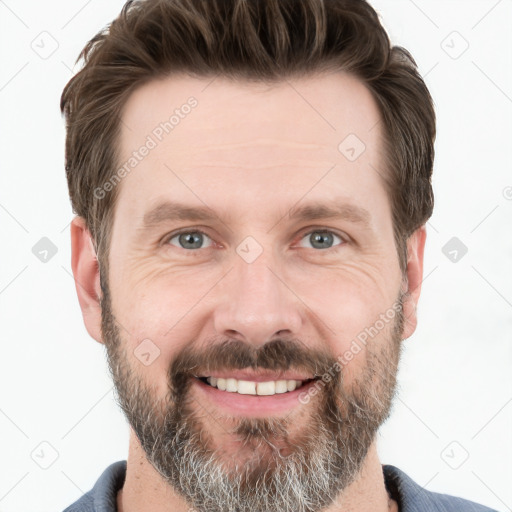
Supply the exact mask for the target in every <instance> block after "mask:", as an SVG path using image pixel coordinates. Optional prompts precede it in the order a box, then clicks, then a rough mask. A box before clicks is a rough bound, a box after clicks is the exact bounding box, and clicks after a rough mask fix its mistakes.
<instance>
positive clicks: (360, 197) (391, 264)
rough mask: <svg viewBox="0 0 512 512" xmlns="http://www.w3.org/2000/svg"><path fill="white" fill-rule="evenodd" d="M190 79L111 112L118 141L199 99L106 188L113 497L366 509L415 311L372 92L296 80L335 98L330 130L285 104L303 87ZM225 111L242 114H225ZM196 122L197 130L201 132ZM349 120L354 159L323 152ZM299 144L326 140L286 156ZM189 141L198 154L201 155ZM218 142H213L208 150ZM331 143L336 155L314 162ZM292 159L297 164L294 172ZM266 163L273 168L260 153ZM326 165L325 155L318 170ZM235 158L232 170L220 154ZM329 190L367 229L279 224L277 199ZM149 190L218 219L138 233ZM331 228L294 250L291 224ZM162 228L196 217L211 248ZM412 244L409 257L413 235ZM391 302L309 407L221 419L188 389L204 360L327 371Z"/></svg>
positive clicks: (300, 228) (380, 492) (129, 509)
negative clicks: (124, 448)
mask: <svg viewBox="0 0 512 512" xmlns="http://www.w3.org/2000/svg"><path fill="white" fill-rule="evenodd" d="M203 87H204V84H202V82H201V81H195V80H193V79H183V80H181V81H180V80H178V79H174V78H172V79H169V80H167V81H159V82H152V83H149V84H146V85H145V86H143V87H142V88H140V89H138V90H136V91H135V92H134V93H133V94H132V96H130V98H129V101H128V102H127V104H126V108H125V110H124V114H123V120H124V122H125V123H126V125H128V126H131V127H136V129H133V130H132V131H131V132H128V131H125V132H123V136H122V139H121V141H122V146H123V148H124V151H125V154H126V148H129V147H134V145H135V144H136V141H138V140H143V139H144V137H145V135H146V134H147V133H149V132H148V129H149V128H150V127H153V126H155V125H156V124H158V119H159V117H161V112H163V111H164V112H165V111H167V110H169V109H170V110H172V108H171V107H172V105H174V104H175V103H176V102H177V103H179V101H180V95H183V91H186V94H187V95H197V96H196V97H197V98H198V108H197V109H196V110H194V112H193V114H191V115H190V116H189V117H187V118H186V119H184V120H183V123H181V124H180V125H179V127H177V128H176V129H175V130H174V131H173V133H172V137H168V138H167V139H165V140H163V141H162V143H161V144H159V145H158V146H157V147H156V148H155V149H154V150H152V151H151V153H150V154H149V155H148V156H147V157H146V158H145V159H144V160H143V161H141V162H140V163H139V164H138V166H137V167H136V168H135V169H134V170H133V171H132V172H131V173H130V174H128V175H127V176H126V177H125V178H124V179H123V181H122V183H120V184H119V190H118V193H119V196H118V202H117V204H116V211H115V216H114V224H113V229H112V240H111V252H110V255H109V258H110V259H109V275H108V280H107V279H106V278H105V277H106V274H104V275H103V278H104V288H103V290H104V297H103V300H102V302H101V333H102V336H101V338H102V341H103V342H104V343H105V345H106V348H107V354H108V360H109V366H110V368H111V372H112V375H113V379H114V382H115V385H116V390H117V393H118V399H119V402H120V405H121V407H122V409H123V411H124V413H125V415H126V416H127V418H128V421H129V423H130V426H131V428H132V433H131V440H130V455H129V459H128V472H127V477H126V478H127V479H126V483H125V490H124V491H123V493H122V494H121V496H120V497H119V500H118V504H119V508H120V510H121V511H122V512H133V511H134V510H137V509H140V507H149V508H151V509H152V510H155V511H157V510H158V511H159V512H160V511H164V510H167V509H169V510H170V509H172V510H176V511H177V512H185V510H187V509H188V508H189V507H188V505H193V506H194V508H195V510H197V511H198V512H216V511H219V512H220V511H223V512H224V511H226V510H233V511H235V510H237V512H246V511H247V512H249V511H250V512H270V511H271V510H272V511H275V510H280V511H283V512H286V511H290V512H291V511H293V512H320V510H321V511H322V512H324V511H325V512H340V511H341V510H344V511H345V510H350V509H357V510H364V511H365V512H366V511H367V510H370V509H369V508H368V507H369V506H370V504H371V506H372V507H373V508H372V510H383V505H386V506H387V499H386V500H384V497H385V489H384V487H383V480H382V472H381V471H380V466H379V463H378V459H377V457H376V450H375V435H376V432H377V430H378V428H379V426H380V425H381V424H382V422H383V421H384V420H385V418H386V417H387V415H388V414H389V409H390V406H391V400H392V397H393V394H394V390H395V384H396V371H397V365H398V360H399V354H400V348H401V340H402V339H404V338H405V337H408V336H409V335H410V334H411V333H412V331H413V330H414V326H415V317H414V315H413V316H412V317H411V297H409V296H408V294H407V293H401V290H402V292H407V288H405V289H402V278H403V277H405V276H402V273H401V271H400V268H399V264H398V255H397V253H396V249H395V247H394V239H393V225H392V217H391V207H390V203H389V198H388V196H387V194H386V191H385V189H384V187H383V184H382V183H381V178H380V177H379V176H378V175H377V174H376V173H375V172H374V171H373V170H371V169H370V168H369V166H368V165H367V163H368V162H372V163H373V164H374V165H376V166H377V167H378V165H377V164H378V155H379V152H380V132H379V127H376V128H375V129H374V130H372V131H371V132H369V127H370V124H371V125H374V124H375V123H374V122H372V123H370V121H374V119H375V117H376V116H377V109H376V105H375V103H374V102H373V100H372V99H371V96H369V95H368V94H367V91H365V89H364V87H362V86H360V84H359V83H358V82H357V81H354V80H351V79H348V78H347V77H345V76H342V77H340V76H335V75H331V76H330V77H316V78H315V79H311V81H310V82H308V87H309V88H310V89H309V90H310V91H315V90H317V91H321V95H322V98H323V101H325V102H326V103H329V104H331V105H335V107H333V109H337V108H339V109H341V111H343V109H345V113H344V114H343V115H342V114H340V113H339V112H338V113H337V115H336V116H334V114H335V112H333V113H332V114H333V117H338V118H339V119H340V121H339V123H340V124H339V126H337V130H336V133H334V132H333V131H332V129H331V128H330V127H329V126H328V125H325V123H324V124H322V123H317V122H316V121H313V117H317V114H316V113H315V112H312V111H310V110H307V109H306V111H307V112H306V111H304V110H301V108H302V107H300V106H299V105H300V104H301V102H302V101H303V100H302V99H301V98H300V97H297V96H290V95H289V94H287V90H288V89H287V86H286V84H281V85H280V86H276V87H274V88H273V89H272V90H271V91H269V92H268V94H261V95H260V94H257V95H256V96H257V98H254V97H252V95H253V94H255V90H254V89H252V88H246V87H245V85H244V84H243V83H233V84H226V83H223V82H222V80H221V79H219V80H216V81H215V82H214V83H212V84H211V85H210V86H209V87H208V89H207V90H206V93H204V94H199V93H198V92H197V91H198V90H201V88H203ZM233 90H236V91H237V94H236V95H234V97H235V98H237V102H235V101H234V100H233V99H232V98H231V96H232V94H231V93H232V91H233ZM340 90H342V91H343V94H342V95H341V100H340ZM269 95H270V96H269ZM226 101H227V102H228V103H227V104H226V103H225V102H226ZM356 103H357V104H359V105H361V109H360V110H365V111H366V112H367V114H368V115H366V116H359V114H358V112H359V111H358V110H353V109H352V114H351V115H352V116H353V117H352V118H349V117H350V116H349V115H348V113H349V112H350V111H351V109H350V108H346V104H352V105H353V104H356ZM249 105H250V106H251V109H256V110H257V112H258V116H257V117H256V118H254V119H253V118H252V117H250V116H244V115H243V113H244V112H246V109H249ZM219 112H221V113H222V115H219ZM284 112H287V113H290V115H288V116H283V115H282V114H283V113H284ZM338 114H339V115H338ZM231 117H234V118H236V119H237V120H238V121H240V120H241V119H243V120H244V122H243V123H230V122H229V119H230V118H231ZM262 119H265V123H261V120H262ZM207 124H208V125H209V126H210V129H209V130H203V129H202V127H204V126H205V125H207ZM320 126H323V128H320ZM292 127H293V129H291V128H292ZM279 132H282V134H280V133H279ZM350 132H352V133H358V134H361V133H364V134H368V136H367V137H366V138H365V144H366V150H365V152H364V153H363V154H362V155H361V156H360V158H359V159H358V160H357V161H356V162H348V161H347V160H346V159H345V157H344V156H343V155H341V153H340V152H339V151H338V150H337V145H338V144H339V142H340V140H341V138H343V135H340V134H346V133H350ZM262 134H264V136H263V138H264V140H265V141H266V143H265V144H261V140H262ZM283 134H286V135H283ZM287 137H290V138H294V137H295V138H296V139H295V141H290V139H287ZM340 137H341V138H340ZM253 139H254V140H256V141H257V142H256V143H255V144H254V145H253V146H251V141H252V140H253ZM306 139H308V140H309V145H310V146H312V147H316V146H318V147H321V146H325V147H328V148H329V147H330V148H331V150H332V151H330V152H327V151H326V153H325V155H324V153H323V151H322V150H320V151H318V153H316V152H315V151H307V152H302V151H295V149H294V148H295V147H296V146H301V145H302V144H303V141H305V140H306ZM286 140H288V141H289V142H286ZM223 141H224V143H223ZM226 141H228V143H226ZM258 141H259V142H258ZM276 141H277V142H276ZM283 141H285V142H283ZM320 141H322V142H320ZM237 144H238V149H236V146H237ZM272 146H274V147H273V149H272ZM205 147H210V148H215V152H212V151H209V152H208V151H206V150H204V153H201V152H200V149H201V148H203V149H204V148H205ZM223 147H224V148H229V150H226V151H225V152H223V151H222V150H219V149H218V148H223ZM247 149H252V150H253V152H252V153H251V152H250V151H249V152H248V151H247ZM262 149H264V150H265V151H261V150H262ZM267 149H268V151H267ZM248 153H250V154H252V155H253V156H252V158H249V159H247V158H246V157H247V154H248ZM331 153H332V154H331ZM327 154H328V156H327V158H326V155H327ZM334 154H337V156H336V158H337V160H336V161H335V162H334V161H332V162H331V158H330V157H331V156H332V155H334ZM197 155H199V156H197ZM205 155H209V156H211V166H209V167H204V166H201V165H200V163H201V162H204V161H205ZM305 155H307V159H308V161H309V162H311V164H312V166H311V167H308V168H304V167H301V165H300V164H301V163H302V157H304V156H305ZM276 158H277V159H278V160H279V158H283V160H282V162H283V163H282V164H279V165H274V163H275V162H274V160H275V159H276ZM317 158H318V160H316V159H317ZM326 160H329V162H330V163H329V165H330V166H332V164H333V163H335V165H336V167H335V168H334V169H333V171H331V172H329V173H327V174H326V170H327V169H328V168H327V169H326V168H325V165H323V163H325V161H326ZM185 161H187V165H181V164H180V162H185ZM243 161H245V165H244V166H243V167H240V168H236V167H233V165H236V164H237V163H240V162H243ZM314 162H318V165H316V166H315V165H314ZM169 168H170V169H172V170H173V171H176V172H177V173H178V174H173V172H169ZM299 168H300V172H297V169H299ZM178 176H179V178H178ZM304 195H306V196H305V198H304V202H303V203H302V201H300V200H301V198H302V197H303V196H304ZM334 197H346V198H347V202H350V203H352V204H356V205H360V206H361V207H363V208H365V209H366V210H368V211H369V212H370V214H371V217H370V222H371V226H372V231H371V232H370V231H368V230H364V229H362V227H360V226H357V225H355V224H352V223H350V222H348V221H343V220H339V221H338V220H335V219H330V220H327V221H324V220H322V219H314V221H312V222H309V221H304V222H300V223H292V221H291V220H290V219H289V218H288V216H287V212H288V211H289V210H290V209H291V208H292V207H296V206H300V205H301V204H304V203H306V202H307V203H311V204H314V203H316V204H322V203H323V202H327V201H329V200H332V198H334ZM226 198H227V199H228V200H226ZM162 199H167V200H169V201H172V200H176V201H179V202H181V203H185V204H190V206H204V205H207V206H208V207H209V208H211V210H212V211H213V212H215V213H217V214H218V215H219V219H221V220H223V221H225V222H229V225H223V224H222V223H221V222H220V221H219V220H215V219H214V220H213V221H200V222H189V221H176V222H174V221H173V222H169V223H164V224H162V225H161V226H159V227H158V228H155V229H154V230H152V231H151V233H150V232H149V231H143V230H140V229H138V227H139V226H140V225H141V222H142V219H143V216H144V212H147V211H149V210H150V209H151V208H152V207H154V206H155V205H157V204H159V202H160V201H161V200H162ZM348 199H350V201H349V200H348ZM228 214H229V215H230V218H229V217H228ZM280 219H281V221H280V222H279V223H277V224H276V222H277V221H279V220H280ZM274 225H275V227H274V228H273V229H271V230H270V231H269V228H271V227H272V226H274ZM312 226H315V228H313V227H312ZM182 228H183V229H182ZM330 228H331V229H332V230H333V232H334V233H337V232H340V233H344V232H346V234H347V235H348V237H350V239H349V240H347V241H346V242H344V243H342V244H341V245H339V249H336V250H334V249H329V250H326V251H319V250H315V249H314V248H311V247H310V248H306V247H300V246H299V245H298V244H299V242H300V241H301V240H303V237H304V235H305V234H306V233H308V232H310V231H314V229H319V230H329V229H330ZM178 229H180V231H185V230H189V231H194V230H195V229H201V230H204V231H205V233H206V234H207V235H208V236H209V237H210V238H211V239H212V241H213V242H214V246H213V247H212V248H204V249H200V250H196V251H186V250H185V249H183V248H182V249H180V248H178V247H176V246H174V245H171V244H168V245H164V244H162V243H161V242H162V240H164V239H165V238H167V237H168V236H169V235H170V234H171V233H172V232H174V231H176V230H178ZM249 235H250V236H252V237H253V238H254V239H255V240H257V242H258V243H259V244H260V245H261V247H262V248H263V252H262V253H261V254H260V255H259V257H258V258H257V259H256V260H255V261H254V262H252V263H250V264H248V263H246V262H245V261H244V260H243V259H242V258H240V256H239V255H238V254H237V253H236V251H235V249H236V248H237V245H238V244H239V243H240V242H241V241H242V240H243V239H244V238H245V237H246V236H249ZM338 236H339V235H338ZM411 248H412V250H411V254H413V255H414V254H415V246H414V244H413V245H411ZM100 272H101V269H100ZM396 303H398V304H399V305H400V304H402V303H403V308H404V309H403V310H402V309H400V310H399V313H398V312H397V314H396V315H395V317H394V319H393V321H391V322H386V325H385V327H384V328H383V329H382V330H380V331H379V332H378V334H377V335H376V336H375V337H372V339H370V340H369V341H368V343H367V344H366V346H363V347H361V350H360V351H359V352H358V353H357V354H355V355H354V357H353V359H352V360H351V361H350V362H349V363H348V364H345V365H343V366H342V371H341V372H339V373H335V375H336V378H334V379H331V380H330V381H329V382H327V383H325V386H323V387H321V388H320V391H319V392H318V394H317V395H316V396H314V397H312V398H311V400H310V402H309V403H307V404H301V405H297V406H295V407H293V408H292V409H290V411H288V412H287V413H286V414H285V413H284V412H283V414H276V415H274V416H266V417H253V416H245V415H241V414H234V413H233V414H228V413H227V411H226V410H224V409H221V408H220V407H218V406H217V405H215V404H214V403H211V402H209V401H208V400H206V399H205V396H204V395H203V394H202V392H200V389H199V388H198V387H197V385H195V384H194V385H193V382H194V380H193V375H194V374H196V373H197V372H203V373H200V375H207V374H208V371H213V370H219V369H220V368H245V367H253V368H266V367H267V368H275V369H278V370H284V369H286V368H288V367H289V368H294V369H299V368H301V367H302V368H304V369H305V370H307V371H308V372H309V371H311V372H314V373H320V374H322V373H326V372H327V370H328V369H329V368H332V367H333V364H334V362H335V361H336V358H337V357H338V356H341V355H342V354H344V353H345V352H346V351H347V350H349V348H350V342H351V340H354V339H355V338H356V337H357V335H358V334H359V333H360V332H362V330H363V329H364V328H365V327H370V326H372V325H374V323H375V321H376V320H377V319H378V318H379V315H381V314H382V313H384V312H386V311H387V310H390V309H391V308H392V306H393V305H394V304H396ZM408 317H411V322H410V324H409V323H406V322H405V319H406V318H408ZM118 324H119V325H122V326H125V327H126V330H123V331H121V329H120V328H119V325H118ZM145 339H149V340H151V342H152V343H154V344H155V345H156V346H157V347H158V349H159V357H158V358H157V359H155V360H154V361H153V362H152V363H151V364H150V365H149V366H145V365H143V364H140V361H138V360H137V358H136V356H135V355H134V351H135V350H136V348H137V347H138V345H139V344H140V342H141V341H142V340H145ZM204 372H206V373H204ZM135 460H137V461H140V464H139V463H138V464H137V465H135V464H134V462H135ZM379 471H380V472H379ZM148 485H151V486H153V487H154V488H155V492H154V493H153V496H151V497H149V496H147V493H146V492H145V491H144V489H145V488H147V486H148ZM137 490H138V491H137ZM363 491H364V492H363ZM143 496H146V499H148V500H150V501H148V502H146V501H144V500H143V499H142V497H143ZM333 507H336V508H333Z"/></svg>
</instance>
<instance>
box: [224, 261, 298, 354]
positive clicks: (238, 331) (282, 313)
mask: <svg viewBox="0 0 512 512" xmlns="http://www.w3.org/2000/svg"><path fill="white" fill-rule="evenodd" d="M274 261H275V260H274ZM274 267H275V265H274V264H273V261H272V260H271V259H270V258H266V257H264V255H263V254H262V255H261V256H260V257H259V258H258V259H257V260H256V261H253V262H252V263H247V262H245V261H244V260H243V259H241V258H239V259H238V260H237V261H235V268H234V269H233V271H231V272H230V273H229V276H228V279H227V280H226V281H225V282H224V285H223V286H222V291H221V293H222V298H221V300H220V302H219V304H218V306H217V307H216V309H215V312H214V326H215V330H216V332H217V334H219V335H221V336H226V337H229V338H234V339H239V340H241V341H245V342H246V343H250V344H251V345H253V346H256V347H258V346H261V345H264V344H265V343H266V342H268V341H270V340H272V339H274V338H276V337H278V336H283V337H284V336H286V338H290V337H297V336H298V335H299V332H300V329H301V326H302V322H303V320H302V315H301V309H300V306H301V304H302V302H301V301H300V300H299V299H298V298H297V297H296V296H295V295H294V293H293V291H292V290H291V289H290V286H289V285H288V283H286V281H285V279H284V278H283V276H281V275H280V274H281V273H280V272H277V271H276V270H275V269H274Z"/></svg>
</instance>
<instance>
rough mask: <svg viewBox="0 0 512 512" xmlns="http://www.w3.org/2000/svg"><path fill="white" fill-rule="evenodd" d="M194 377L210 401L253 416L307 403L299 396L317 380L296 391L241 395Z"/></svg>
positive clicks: (282, 410)
mask: <svg viewBox="0 0 512 512" xmlns="http://www.w3.org/2000/svg"><path fill="white" fill-rule="evenodd" d="M192 379H193V381H194V384H195V385H196V387H197V388H198V389H199V390H200V391H201V392H203V393H204V394H205V395H206V397H207V399H208V401H209V402H213V403H214V404H216V405H218V406H219V407H221V408H222V409H225V410H226V411H228V412H229V413H231V414H233V413H234V414H237V413H238V414H241V415H244V416H252V417H256V416H267V415H273V414H278V413H283V412H289V411H290V410H291V409H293V408H295V407H297V406H299V405H305V404H303V403H302V402H301V401H300V400H299V397H300V396H301V395H302V394H303V393H307V392H308V390H309V388H310V387H311V386H313V385H314V384H315V382H316V381H315V380H313V381H311V382H308V383H307V384H304V385H303V386H301V387H300V388H297V389H295V390H294V391H288V392H286V393H278V394H276V395H269V396H261V395H241V394H240V393H232V392H229V391H222V390H220V389H218V388H214V387H213V386H210V385H209V384H205V383H204V382H202V381H201V380H199V379H196V378H194V377H192ZM302 396H304V395H302Z"/></svg>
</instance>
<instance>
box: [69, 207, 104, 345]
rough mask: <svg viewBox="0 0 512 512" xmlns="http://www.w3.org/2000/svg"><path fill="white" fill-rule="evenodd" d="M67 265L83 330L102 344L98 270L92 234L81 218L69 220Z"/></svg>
mask: <svg viewBox="0 0 512 512" xmlns="http://www.w3.org/2000/svg"><path fill="white" fill-rule="evenodd" d="M71 268H72V270H73V277H74V278H75V287H76V292H77V295H78V302H79V303H80V308H81V310H82V316H83V318H84V324H85V327H86V329H87V332H88V333H89V335H90V336H91V337H93V338H94V339H95V340H96V341H98V342H99V343H103V341H102V336H101V305H100V299H101V286H100V271H99V265H98V259H97V256H96V250H95V248H94V244H93V243H92V237H91V234H90V232H89V230H88V229H87V226H86V224H85V220H84V219H83V218H82V217H75V218H74V219H73V220H72V222H71Z"/></svg>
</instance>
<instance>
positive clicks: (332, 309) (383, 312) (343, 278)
mask: <svg viewBox="0 0 512 512" xmlns="http://www.w3.org/2000/svg"><path fill="white" fill-rule="evenodd" d="M312 283H314V284H312ZM293 289H294V291H296V293H297V295H298V296H299V297H300V298H301V299H302V300H303V301H304V303H305V304H307V306H308V308H309V309H310V310H311V311H313V312H314V314H315V316H316V317H317V318H319V319H320V322H317V325H321V326H322V327H321V328H322V329H323V331H324V333H325V335H326V339H327V340H329V350H330V352H331V353H332V354H333V355H334V357H336V358H338V360H339V361H340V362H341V363H342V366H343V371H344V374H345V378H346V380H347V381H350V380H351V379H352V378H353V377H354V376H355V375H357V374H359V373H360V370H361V368H362V367H364V366H365V365H366V353H367V350H373V348H372V345H374V346H375V349H377V348H378V346H379V345H380V346H382V345H383V344H388V343H389V342H390V339H391V336H392V332H393V326H394V321H395V318H396V311H397V308H398V303H397V302H396V301H397V298H398V289H399V282H398V281H396V280H395V281H394V280H393V276H390V275H389V274H387V273H386V272H384V271H383V269H382V267H379V266H377V265H372V264H361V263H360V264H357V265H356V264H354V265H344V267H343V268H338V269H323V270H322V271H321V272H318V273H316V275H310V278H309V279H307V280H306V281H305V280H301V281H300V282H299V281H298V280H296V282H295V285H294V286H293Z"/></svg>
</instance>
